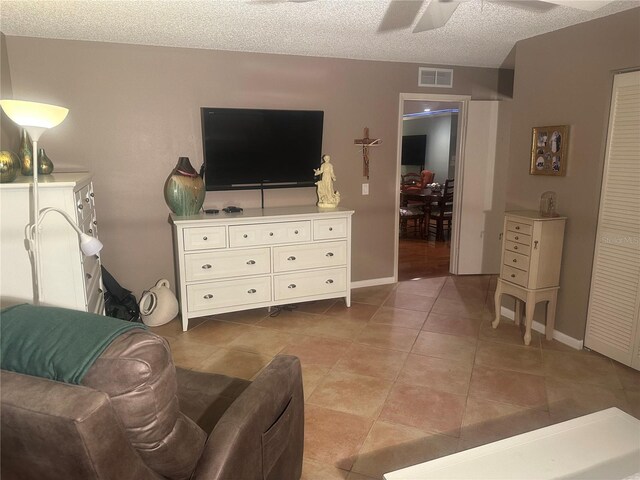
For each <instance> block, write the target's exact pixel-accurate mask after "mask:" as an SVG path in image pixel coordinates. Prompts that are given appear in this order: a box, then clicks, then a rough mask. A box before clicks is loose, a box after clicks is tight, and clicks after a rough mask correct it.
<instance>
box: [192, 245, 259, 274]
mask: <svg viewBox="0 0 640 480" xmlns="http://www.w3.org/2000/svg"><path fill="white" fill-rule="evenodd" d="M184 266H185V277H186V280H187V282H197V281H202V280H212V279H214V278H224V277H236V276H244V275H261V274H264V273H269V272H271V257H270V255H269V248H251V249H247V250H223V251H216V252H204V253H188V254H186V255H185V256H184Z"/></svg>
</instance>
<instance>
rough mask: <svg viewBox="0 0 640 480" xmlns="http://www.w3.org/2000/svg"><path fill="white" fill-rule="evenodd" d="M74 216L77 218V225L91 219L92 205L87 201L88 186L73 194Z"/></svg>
mask: <svg viewBox="0 0 640 480" xmlns="http://www.w3.org/2000/svg"><path fill="white" fill-rule="evenodd" d="M74 197H75V202H76V212H77V213H76V214H77V216H78V224H79V225H80V224H82V223H84V221H85V219H88V218H91V215H92V213H93V208H92V204H91V202H90V200H89V185H85V186H84V187H82V188H81V189H80V190H78V191H77V192H75V195H74Z"/></svg>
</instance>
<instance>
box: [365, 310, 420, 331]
mask: <svg viewBox="0 0 640 480" xmlns="http://www.w3.org/2000/svg"><path fill="white" fill-rule="evenodd" d="M426 319H427V314H426V312H418V311H414V310H405V309H404V308H392V307H381V308H380V310H378V311H377V312H376V314H375V315H374V316H373V318H371V323H379V324H383V325H394V326H396V327H404V328H416V329H420V328H422V325H423V324H424V322H425V320H426Z"/></svg>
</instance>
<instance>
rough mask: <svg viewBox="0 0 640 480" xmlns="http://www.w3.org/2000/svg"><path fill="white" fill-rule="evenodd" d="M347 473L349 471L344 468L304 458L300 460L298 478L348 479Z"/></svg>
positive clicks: (321, 479)
mask: <svg viewBox="0 0 640 480" xmlns="http://www.w3.org/2000/svg"><path fill="white" fill-rule="evenodd" d="M348 475H349V472H347V471H346V470H341V469H339V468H337V467H334V466H333V465H331V464H328V463H322V462H316V461H315V460H311V459H309V458H305V459H303V462H302V477H300V480H348Z"/></svg>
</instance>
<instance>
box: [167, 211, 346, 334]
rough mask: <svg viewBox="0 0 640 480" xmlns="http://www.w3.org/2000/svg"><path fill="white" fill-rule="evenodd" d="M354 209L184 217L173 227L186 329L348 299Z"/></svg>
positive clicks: (178, 218)
mask: <svg viewBox="0 0 640 480" xmlns="http://www.w3.org/2000/svg"><path fill="white" fill-rule="evenodd" d="M352 214H353V211H352V210H346V209H340V208H336V209H332V210H324V209H320V208H317V207H315V206H313V207H311V206H301V207H284V208H265V209H259V208H256V209H247V210H245V211H244V212H241V213H224V212H220V213H219V214H215V215H209V214H199V215H193V216H186V217H179V216H176V215H174V214H171V222H172V223H173V235H174V248H175V261H176V272H177V277H178V294H179V300H180V314H181V317H182V328H183V330H185V331H186V330H187V328H188V325H189V319H190V318H195V317H201V316H204V315H212V314H217V313H225V312H232V311H237V310H246V309H250V308H257V307H265V306H273V305H284V304H289V303H295V302H305V301H311V300H321V299H326V298H337V297H344V298H345V301H346V304H347V306H350V304H351V289H350V284H351V215H352Z"/></svg>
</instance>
